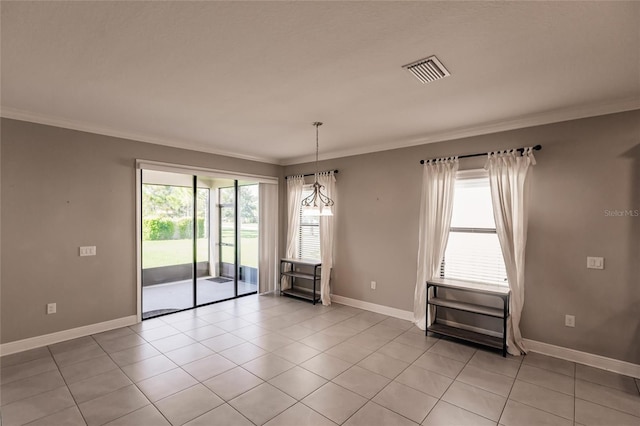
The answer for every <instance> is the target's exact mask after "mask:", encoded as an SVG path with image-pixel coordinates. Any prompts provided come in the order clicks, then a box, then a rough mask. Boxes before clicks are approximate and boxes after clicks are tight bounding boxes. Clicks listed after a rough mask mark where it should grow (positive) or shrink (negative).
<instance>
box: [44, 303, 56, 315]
mask: <svg viewBox="0 0 640 426" xmlns="http://www.w3.org/2000/svg"><path fill="white" fill-rule="evenodd" d="M57 311H58V308H57V306H56V304H55V303H47V315H49V314H55V313H56V312H57Z"/></svg>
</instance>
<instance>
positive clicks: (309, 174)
mask: <svg viewBox="0 0 640 426" xmlns="http://www.w3.org/2000/svg"><path fill="white" fill-rule="evenodd" d="M328 172H333V174H336V173H338V170H326V171H324V172H318V173H328ZM292 176H300V175H289V176H285V177H284V178H285V179H289V178H290V177H292ZM302 176H304V177H307V176H315V173H307V174H306V175H302Z"/></svg>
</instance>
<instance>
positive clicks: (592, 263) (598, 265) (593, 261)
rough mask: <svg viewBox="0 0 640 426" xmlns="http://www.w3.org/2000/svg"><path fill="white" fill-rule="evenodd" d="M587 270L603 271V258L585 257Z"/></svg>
mask: <svg viewBox="0 0 640 426" xmlns="http://www.w3.org/2000/svg"><path fill="white" fill-rule="evenodd" d="M587 269H604V257H591V256H588V257H587Z"/></svg>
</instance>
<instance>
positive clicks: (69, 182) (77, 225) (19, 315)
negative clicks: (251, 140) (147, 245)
mask: <svg viewBox="0 0 640 426" xmlns="http://www.w3.org/2000/svg"><path fill="white" fill-rule="evenodd" d="M1 130H2V135H1V136H2V139H1V142H2V154H1V155H2V156H1V158H2V231H3V233H2V287H1V295H0V296H1V306H0V309H1V322H2V340H1V341H2V342H3V343H6V342H11V341H15V340H20V339H25V338H28V337H33V336H38V335H43V334H47V333H52V332H56V331H60V330H66V329H70V328H74V327H80V326H83V325H88V324H93V323H98V322H102V321H108V320H112V319H116V318H121V317H125V316H129V315H135V313H136V306H135V305H136V256H135V247H136V245H135V243H136V242H135V239H136V232H135V229H136V228H135V159H137V158H140V159H146V160H155V161H164V162H170V163H176V164H186V165H192V166H199V167H208V168H214V169H222V170H230V171H236V172H244V173H251V174H259V175H265V176H280V174H281V172H282V167H280V166H276V165H271V164H264V163H258V162H253V161H246V160H240V159H235V158H229V157H223V156H218V155H212V154H204V153H199V152H195V151H188V150H182V149H176V148H170V147H164V146H159V145H152V144H148V143H142V142H135V141H130V140H123V139H117V138H112V137H107V136H100V135H95V134H90V133H84V132H77V131H73V130H66V129H60V128H56V127H50V126H43V125H38V124H32V123H26V122H21V121H15V120H7V119H3V120H2V129H1ZM84 245H95V246H97V256H95V257H79V256H78V247H79V246H84ZM50 302H56V303H57V307H58V313H57V314H55V315H46V314H45V312H46V304H47V303H50Z"/></svg>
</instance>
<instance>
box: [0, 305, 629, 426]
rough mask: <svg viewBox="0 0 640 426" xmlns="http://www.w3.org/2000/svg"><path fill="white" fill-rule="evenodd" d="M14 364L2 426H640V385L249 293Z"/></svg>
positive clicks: (7, 366)
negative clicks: (337, 425)
mask: <svg viewBox="0 0 640 426" xmlns="http://www.w3.org/2000/svg"><path fill="white" fill-rule="evenodd" d="M1 361H2V375H1V383H2V395H1V404H2V420H3V422H2V424H3V425H4V426H14V425H22V424H29V425H51V426H61V425H85V424H87V425H103V424H107V425H111V426H115V425H131V426H145V425H149V426H161V425H176V426H177V425H183V424H185V425H189V426H195V425H207V426H209V425H247V426H251V425H262V424H266V425H269V426H276V425H291V426H304V425H319V426H323V425H335V424H344V425H349V426H352V425H367V426H371V425H400V426H402V425H416V424H422V425H496V424H500V425H504V426H511V425H519V426H520V425H633V426H638V425H640V391H639V388H638V387H639V386H640V380H637V379H633V378H630V377H625V376H621V375H618V374H614V373H610V372H606V371H603V370H598V369H595V368H591V367H587V366H584V365H576V364H574V363H571V362H567V361H563V360H560V359H555V358H550V357H546V356H542V355H538V354H535V353H532V354H530V355H527V356H526V357H520V358H513V357H509V358H506V359H505V358H502V357H501V356H500V355H499V354H497V353H493V352H486V351H483V350H478V349H476V348H474V347H470V346H466V345H463V344H458V343H454V342H451V341H448V340H439V339H437V338H436V337H425V336H424V333H422V332H421V331H420V330H418V329H417V328H416V327H413V326H412V324H411V323H409V322H407V321H402V320H398V319H395V318H390V317H386V316H384V315H380V314H376V313H372V312H366V311H362V310H359V309H354V308H350V307H346V306H341V305H336V304H334V305H332V306H330V307H323V306H320V305H317V306H312V305H310V304H308V303H306V302H300V301H297V300H294V299H290V298H284V297H282V298H281V297H275V296H250V297H245V298H242V299H238V300H234V301H229V302H223V303H220V304H216V305H211V306H207V307H203V308H199V309H197V310H193V311H188V312H182V313H177V314H173V315H170V316H165V317H162V318H156V319H153V320H149V321H145V322H143V323H141V324H137V325H135V326H132V327H126V328H121V329H117V330H112V331H109V332H105V333H101V334H97V335H94V336H88V337H83V338H80V339H76V340H72V341H67V342H62V343H58V344H55V345H52V346H49V347H45V348H40V349H35V350H31V351H27V352H23V353H19V354H14V355H8V356H5V357H3V358H2V359H1Z"/></svg>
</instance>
